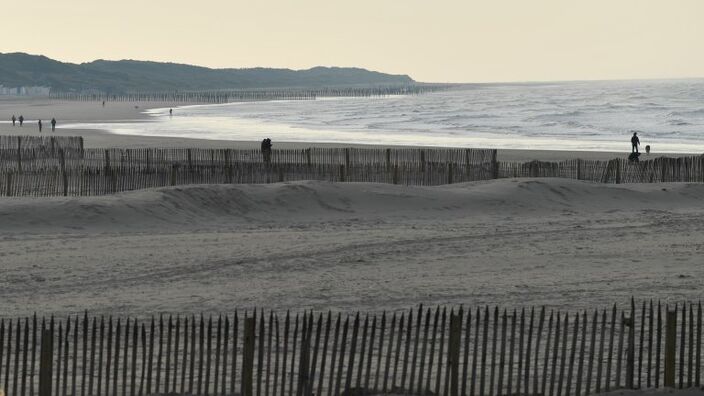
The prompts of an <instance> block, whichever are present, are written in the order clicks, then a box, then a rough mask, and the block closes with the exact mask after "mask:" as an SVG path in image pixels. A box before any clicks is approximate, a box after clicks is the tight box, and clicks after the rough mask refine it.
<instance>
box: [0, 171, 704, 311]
mask: <svg viewBox="0 0 704 396" xmlns="http://www.w3.org/2000/svg"><path fill="white" fill-rule="evenodd" d="M702 199H704V185H698V184H697V185H688V184H650V185H620V186H616V185H599V184H590V183H585V182H578V181H572V180H559V179H535V180H531V179H521V180H510V179H505V180H497V181H490V182H477V183H469V184H457V185H450V186H441V187H432V188H431V187H403V186H394V185H379V184H354V183H350V184H330V183H323V182H296V183H285V184H272V185H220V186H190V187H182V188H166V189H154V190H144V191H137V192H130V193H123V194H117V195H114V196H107V197H87V198H52V199H29V198H4V199H0V261H2V263H3V271H2V274H0V290H2V292H1V295H2V300H3V309H2V314H4V315H10V316H13V315H23V314H27V313H28V312H31V311H37V312H39V313H55V314H64V313H68V312H79V311H82V310H84V309H88V310H90V311H91V312H93V313H107V312H110V313H113V314H115V313H121V312H122V313H130V314H136V315H149V314H153V313H157V312H174V313H190V312H201V311H206V312H208V311H223V310H227V311H229V310H232V309H234V308H235V307H249V308H251V307H254V306H258V307H267V308H274V309H293V310H301V309H304V308H314V309H341V310H356V309H362V310H381V309H399V308H405V307H410V306H413V305H415V304H418V303H424V304H429V305H434V304H445V303H456V304H460V303H464V304H485V303H489V304H500V305H503V306H506V307H520V306H523V305H531V304H536V305H542V304H546V305H548V306H550V307H558V308H561V309H570V310H574V309H580V308H590V307H608V306H610V305H611V304H613V303H614V302H618V303H620V304H626V303H628V300H629V298H630V297H631V296H635V297H637V298H658V299H663V300H665V301H676V300H681V299H685V298H688V299H694V300H696V299H699V298H701V290H702V289H701V279H702V278H703V277H704V267H703V266H702V265H701V257H702V250H703V249H704V234H702V232H701V230H702V228H703V227H704V216H703V214H704V208H703V207H702V205H701V202H702Z"/></svg>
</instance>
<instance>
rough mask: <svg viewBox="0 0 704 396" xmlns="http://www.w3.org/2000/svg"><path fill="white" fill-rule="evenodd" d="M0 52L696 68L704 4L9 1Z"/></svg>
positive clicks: (540, 71)
mask: <svg viewBox="0 0 704 396" xmlns="http://www.w3.org/2000/svg"><path fill="white" fill-rule="evenodd" d="M2 9H3V14H4V17H3V20H2V23H1V24H0V52H27V53H32V54H42V55H46V56H48V57H50V58H54V59H58V60H61V61H66V62H73V63H81V62H87V61H92V60H95V59H113V60H116V59H138V60H154V61H168V62H178V63H188V64H196V65H202V66H208V67H217V68H225V67H235V68H241V67H255V66H263V67H284V68H292V69H305V68H309V67H313V66H318V65H322V66H357V67H364V68H367V69H371V70H377V71H383V72H388V73H395V74H408V75H410V76H411V77H413V78H414V79H416V80H418V81H427V82H495V81H555V80H602V79H639V78H687V77H704V22H702V21H704V0H247V1H242V0H199V1H193V0H190V1H183V0H171V1H164V0H31V1H26V0H3V7H2Z"/></svg>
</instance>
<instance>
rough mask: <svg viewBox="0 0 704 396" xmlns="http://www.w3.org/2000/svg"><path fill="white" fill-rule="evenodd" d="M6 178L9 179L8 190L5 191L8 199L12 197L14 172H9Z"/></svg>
mask: <svg viewBox="0 0 704 396" xmlns="http://www.w3.org/2000/svg"><path fill="white" fill-rule="evenodd" d="M6 178H7V180H6V182H7V184H6V186H7V190H6V191H5V195H6V196H8V197H11V196H12V172H7V175H6Z"/></svg>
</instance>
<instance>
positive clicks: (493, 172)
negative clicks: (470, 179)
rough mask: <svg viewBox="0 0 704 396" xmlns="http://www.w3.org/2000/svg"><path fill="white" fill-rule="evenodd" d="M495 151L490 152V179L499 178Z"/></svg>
mask: <svg viewBox="0 0 704 396" xmlns="http://www.w3.org/2000/svg"><path fill="white" fill-rule="evenodd" d="M496 154H497V150H492V152H491V178H492V179H498V178H499V161H498V160H497V156H496Z"/></svg>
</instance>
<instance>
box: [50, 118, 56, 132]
mask: <svg viewBox="0 0 704 396" xmlns="http://www.w3.org/2000/svg"><path fill="white" fill-rule="evenodd" d="M51 131H52V132H54V131H56V118H52V119H51Z"/></svg>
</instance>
